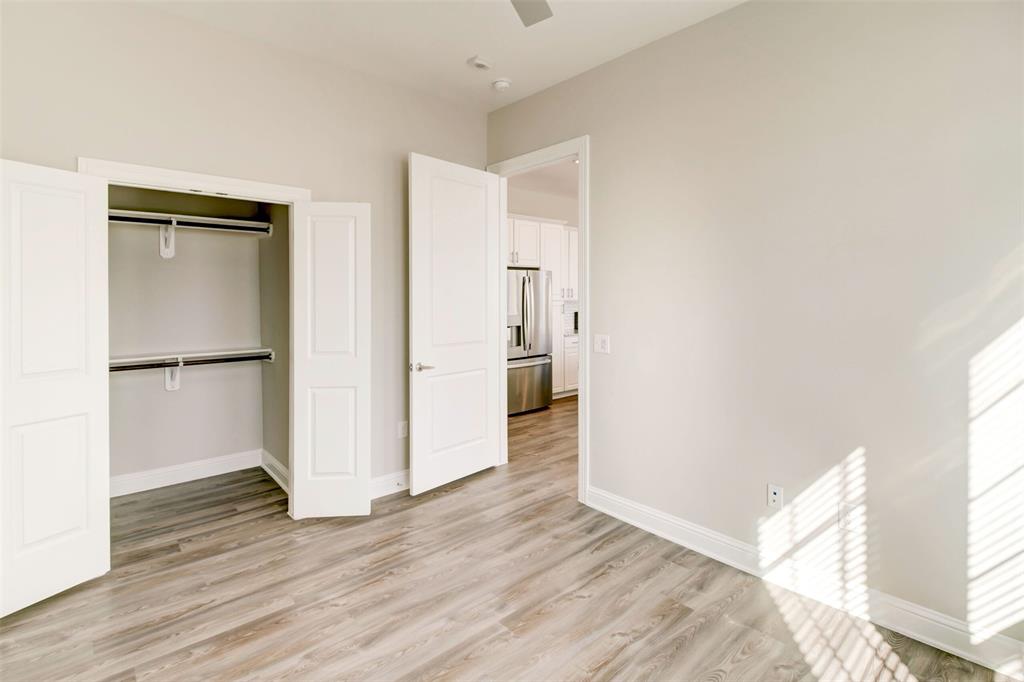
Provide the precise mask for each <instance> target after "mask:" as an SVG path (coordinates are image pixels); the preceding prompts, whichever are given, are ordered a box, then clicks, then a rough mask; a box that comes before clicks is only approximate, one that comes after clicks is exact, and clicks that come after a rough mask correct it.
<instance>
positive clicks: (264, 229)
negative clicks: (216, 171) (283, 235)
mask: <svg viewBox="0 0 1024 682" xmlns="http://www.w3.org/2000/svg"><path fill="white" fill-rule="evenodd" d="M109 214H110V216H109V217H110V222H112V223H125V224H128V225H152V226H154V227H159V226H161V225H173V226H174V227H187V228H190V229H200V230H220V231H222V232H247V233H249V234H257V235H260V236H270V235H271V234H272V233H273V231H274V224H273V223H268V222H264V221H261V220H241V219H238V218H207V217H204V216H197V215H183V214H179V213H157V212H153V211H126V210H122V209H113V208H112V209H110V211H109Z"/></svg>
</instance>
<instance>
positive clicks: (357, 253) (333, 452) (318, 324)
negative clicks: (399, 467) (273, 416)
mask: <svg viewBox="0 0 1024 682" xmlns="http://www.w3.org/2000/svg"><path fill="white" fill-rule="evenodd" d="M291 268H292V272H291V280H292V298H291V306H292V343H291V353H292V390H291V396H292V397H291V420H290V423H291V453H290V456H289V481H290V484H289V495H288V513H289V514H290V515H291V516H292V518H295V519H301V518H306V517H310V516H358V515H365V514H369V513H370V205H369V204H342V203H329V202H309V201H305V202H297V203H295V204H294V205H293V211H292V222H291Z"/></svg>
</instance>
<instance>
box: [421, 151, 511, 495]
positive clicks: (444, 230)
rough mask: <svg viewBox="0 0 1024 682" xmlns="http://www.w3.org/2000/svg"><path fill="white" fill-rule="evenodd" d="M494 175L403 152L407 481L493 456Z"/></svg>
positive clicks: (450, 475)
mask: <svg viewBox="0 0 1024 682" xmlns="http://www.w3.org/2000/svg"><path fill="white" fill-rule="evenodd" d="M499 192H500V188H499V178H498V176H497V175H494V174H493V173H487V172H485V171H481V170H476V169H475V168H467V167H465V166H459V165H456V164H453V163H448V162H446V161H440V160H438V159H432V158H430V157H427V156H421V155H419V154H411V155H410V156H409V320H410V328H409V370H410V379H409V392H410V396H409V403H410V409H409V421H410V423H409V438H410V439H409V478H410V480H409V484H410V485H409V487H410V490H411V493H412V494H413V495H417V494H419V493H421V492H423V491H425V490H430V489H431V488H436V487H437V486H439V485H443V484H445V483H448V482H450V481H454V480H456V479H458V478H462V477H463V476H468V475H469V474H472V473H474V472H477V471H480V470H482V469H486V468H487V467H492V466H496V465H497V464H498V462H499V438H498V435H499V432H500V426H501V422H502V420H504V419H505V415H504V414H502V413H501V409H500V405H499V395H498V392H499V374H500V372H503V371H504V370H505V368H504V367H501V366H500V364H501V363H500V360H499V357H500V347H499V345H498V344H499V343H500V342H503V341H504V337H505V334H504V332H505V325H504V321H503V320H501V319H500V318H499V306H498V302H499V301H498V297H499V296H500V293H499V279H498V278H499V276H504V268H502V267H501V264H502V263H503V262H504V259H503V256H502V253H501V249H502V248H503V245H502V244H501V231H500V230H499V224H500V223H499V215H500V199H499Z"/></svg>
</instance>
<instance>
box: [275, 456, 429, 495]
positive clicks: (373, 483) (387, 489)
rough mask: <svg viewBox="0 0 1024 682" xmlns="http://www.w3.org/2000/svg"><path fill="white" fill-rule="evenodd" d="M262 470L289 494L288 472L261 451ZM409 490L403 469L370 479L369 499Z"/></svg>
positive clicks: (406, 475)
mask: <svg viewBox="0 0 1024 682" xmlns="http://www.w3.org/2000/svg"><path fill="white" fill-rule="evenodd" d="M262 466H263V470H264V471H266V472H267V475H269V476H270V477H271V478H272V479H274V480H275V481H276V482H277V484H278V485H279V486H281V489H282V490H284V491H285V492H286V493H287V492H289V488H288V484H289V478H288V470H287V469H285V468H284V467H283V466H282V465H281V463H280V462H278V461H277V459H275V458H274V456H273V455H272V454H270V453H269V452H267V451H266V450H264V451H263V461H262ZM408 489H409V470H408V469H403V470H402V471H396V472H395V473H393V474H385V475H384V476H377V477H376V478H371V479H370V499H371V500H375V499H377V498H378V497H384V496H385V495H391V494H393V493H398V492H401V491H403V490H408Z"/></svg>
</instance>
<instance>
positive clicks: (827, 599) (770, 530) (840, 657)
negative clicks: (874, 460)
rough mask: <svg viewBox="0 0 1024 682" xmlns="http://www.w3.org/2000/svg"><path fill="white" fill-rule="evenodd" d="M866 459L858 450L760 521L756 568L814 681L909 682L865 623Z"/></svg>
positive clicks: (903, 667) (882, 641)
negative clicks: (778, 509)
mask: <svg viewBox="0 0 1024 682" xmlns="http://www.w3.org/2000/svg"><path fill="white" fill-rule="evenodd" d="M865 455H866V452H865V450H864V448H857V449H856V450H854V451H853V452H851V453H850V454H849V455H847V456H846V457H845V458H844V459H843V461H842V462H840V463H839V464H837V465H836V466H834V467H832V468H831V469H829V470H828V471H827V472H825V474H823V475H822V476H821V477H820V478H818V480H817V481H815V482H814V483H813V484H812V485H811V486H810V487H808V488H807V489H806V490H804V491H803V492H802V493H800V495H798V496H797V497H796V499H794V500H792V501H791V502H789V503H788V504H787V505H786V507H785V508H784V509H783V510H782V511H781V512H779V513H777V514H774V515H773V516H770V517H768V518H764V519H761V520H760V522H759V524H758V553H759V555H760V567H761V570H762V572H763V575H764V578H765V580H766V581H767V582H768V583H769V584H768V589H769V591H770V593H771V595H772V598H773V599H774V600H775V603H776V605H777V606H778V609H779V612H780V613H781V614H782V617H783V619H784V620H785V622H786V625H787V627H788V628H789V630H790V632H791V633H792V636H793V640H794V641H795V642H796V644H797V646H798V647H799V648H800V652H801V653H802V654H803V656H804V660H806V661H807V663H808V664H809V665H810V666H811V670H812V672H813V673H814V675H815V676H816V677H818V678H820V679H827V680H850V681H851V682H852V681H854V680H863V679H869V678H870V679H875V680H887V681H888V680H897V681H898V682H913V681H914V680H916V678H915V677H914V676H913V675H912V674H911V673H910V670H909V669H908V668H907V666H906V665H905V664H904V663H903V662H902V661H901V660H900V657H899V655H897V654H896V652H895V651H894V650H893V649H892V647H891V646H890V645H889V643H888V642H886V641H885V639H884V638H883V637H882V635H881V633H879V632H878V630H877V629H876V628H875V627H874V626H873V625H871V623H869V622H867V620H862V619H866V618H867V617H868V589H867V515H866V512H865V504H864V502H865V484H866V457H865ZM784 588H789V589H792V590H795V591H798V592H800V593H801V594H805V595H809V596H812V597H814V598H815V599H818V600H820V601H822V602H824V604H818V603H816V602H814V601H813V600H811V599H807V598H805V597H802V596H798V595H796V594H793V593H792V592H789V591H788V590H787V589H784ZM825 604H829V605H830V606H833V607H835V608H830V606H826V605H825ZM836 609H842V610H843V611H846V612H848V613H843V612H840V611H837V610H836ZM850 614H853V615H850ZM855 616H859V618H858V617H855Z"/></svg>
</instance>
